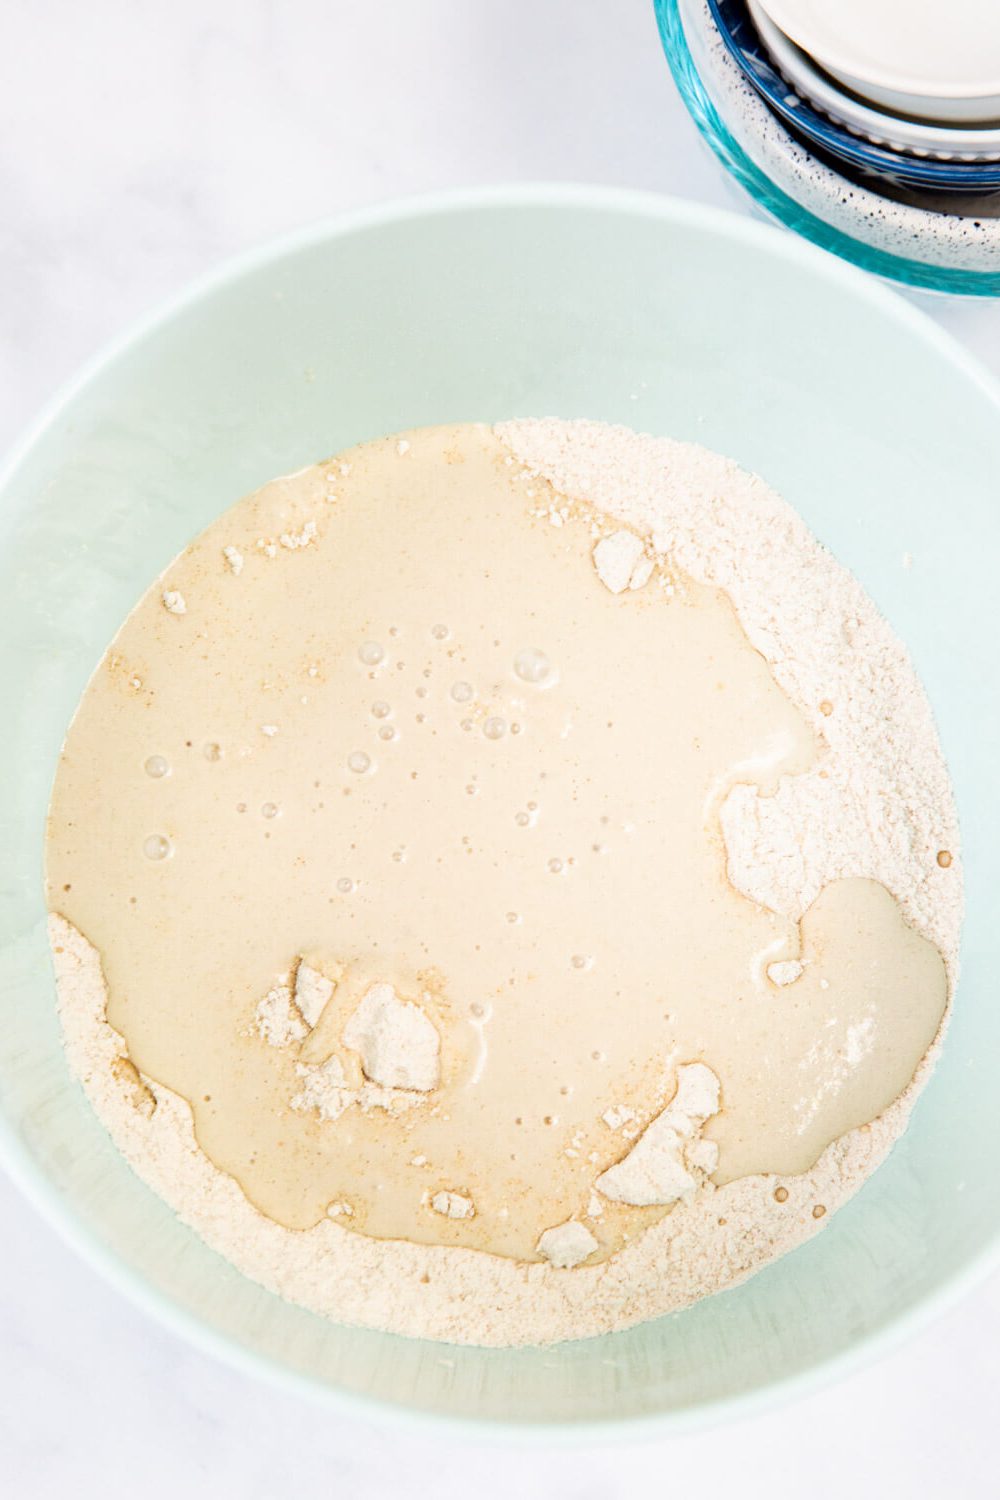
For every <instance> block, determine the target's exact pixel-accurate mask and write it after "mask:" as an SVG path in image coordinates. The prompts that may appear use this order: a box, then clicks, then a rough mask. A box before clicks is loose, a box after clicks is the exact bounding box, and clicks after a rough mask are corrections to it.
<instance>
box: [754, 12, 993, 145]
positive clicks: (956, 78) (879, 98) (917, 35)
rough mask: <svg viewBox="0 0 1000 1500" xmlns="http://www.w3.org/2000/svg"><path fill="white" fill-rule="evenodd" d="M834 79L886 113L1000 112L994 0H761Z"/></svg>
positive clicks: (974, 116) (963, 117) (972, 116)
mask: <svg viewBox="0 0 1000 1500" xmlns="http://www.w3.org/2000/svg"><path fill="white" fill-rule="evenodd" d="M761 3H762V4H763V7H764V9H765V11H766V12H767V14H768V15H769V16H770V17H771V20H772V21H774V23H775V25H777V26H778V27H779V28H780V30H781V31H783V32H784V33H785V35H786V36H787V37H789V38H790V39H791V40H792V41H793V42H794V43H795V44H796V46H798V47H801V48H802V50H803V51H804V52H806V53H808V54H809V56H810V57H812V58H813V59H814V60H815V61H816V62H817V63H819V65H820V66H821V67H822V68H824V69H825V70H826V72H828V73H829V74H831V76H832V77H834V78H835V79H836V80H837V82H838V83H842V84H843V85H844V87H845V88H848V89H850V90H852V92H854V93H856V94H859V95H860V96H861V98H863V99H867V100H869V101H870V102H871V103H873V104H876V105H877V106H878V107H879V108H881V109H884V110H887V111H888V112H889V113H890V114H904V115H914V116H918V117H920V118H923V119H926V120H933V121H936V122H938V123H942V124H943V123H946V122H947V123H958V124H963V123H964V124H972V123H985V122H988V121H996V120H998V119H1000V5H998V4H997V0H761Z"/></svg>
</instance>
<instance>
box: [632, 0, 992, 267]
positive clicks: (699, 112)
mask: <svg viewBox="0 0 1000 1500" xmlns="http://www.w3.org/2000/svg"><path fill="white" fill-rule="evenodd" d="M653 3H654V8H655V11H656V18H657V23H658V25H659V29H660V37H661V40H662V42H663V48H664V51H665V53H666V56H667V61H668V63H669V65H670V70H671V72H672V74H673V76H674V81H675V83H676V84H677V88H678V90H679V91H680V95H681V98H682V99H683V100H684V103H685V105H686V106H687V109H688V111H689V112H690V114H691V117H692V119H693V120H694V122H695V124H696V125H697V126H698V129H699V130H700V131H701V134H702V135H703V137H704V138H705V140H706V141H707V142H708V144H709V146H710V147H711V149H712V151H713V152H714V154H715V155H716V157H718V159H719V161H720V162H721V163H722V165H723V166H724V167H725V168H726V170H727V171H728V172H729V173H730V174H731V175H732V177H733V178H734V179H735V181H736V182H737V183H739V184H740V186H741V187H742V188H743V189H744V190H745V191H746V192H747V193H748V194H749V195H750V197H751V199H752V200H753V202H754V203H756V204H757V205H758V206H759V208H760V209H762V210H763V212H764V213H766V214H767V215H768V216H769V217H771V218H773V219H775V220H777V221H778V222H779V223H781V224H784V225H785V226H786V227H787V228H789V229H792V230H794V231H795V232H796V234H800V235H802V236H803V237H804V238H805V239H808V240H811V241H812V242H813V243H814V244H816V245H820V246H821V247H822V248H823V249H824V250H829V251H832V253H833V254H834V255H838V256H841V257H842V258H843V259H845V260H849V261H853V262H854V264H855V265H858V266H862V267H863V268H864V269H865V270H868V271H873V272H875V274H876V275H879V276H884V277H887V278H889V279H891V280H893V281H898V282H902V283H904V284H905V285H907V286H914V287H920V288H922V289H924V290H931V291H939V292H952V293H956V294H960V295H963V296H977V297H997V296H1000V220H997V219H995V218H988V217H986V215H987V214H994V213H995V212H996V205H995V201H994V202H993V203H992V205H991V206H987V205H985V203H984V207H983V212H982V216H981V217H980V218H979V219H978V222H977V219H976V216H975V214H973V213H969V214H968V215H967V217H966V218H965V219H964V220H962V219H959V218H958V217H957V216H956V215H955V214H954V212H953V207H952V205H953V203H954V200H951V202H950V203H949V202H948V200H947V199H946V198H945V196H944V195H942V194H938V195H937V197H936V198H935V197H934V196H933V195H925V196H924V197H923V198H921V197H920V196H919V195H916V194H914V195H910V197H909V198H908V197H907V194H906V191H905V189H901V190H900V195H899V197H898V198H896V197H885V196H884V195H883V194H882V193H881V192H880V184H879V183H878V182H877V181H876V180H875V179H874V178H872V179H871V180H869V181H867V182H866V181H864V180H863V179H859V180H858V181H854V180H852V179H851V178H849V177H846V176H845V177H841V176H839V174H837V173H836V172H834V171H833V170H832V169H831V168H830V167H828V166H826V165H825V164H823V163H821V162H818V161H816V160H815V159H814V158H810V153H809V151H808V148H807V147H806V146H804V145H801V144H800V143H798V142H796V141H795V140H794V139H793V138H792V137H791V136H790V135H789V134H788V132H787V131H786V130H785V129H784V127H783V126H782V124H781V122H780V121H779V120H777V119H776V118H775V117H774V116H773V115H772V114H771V112H770V111H769V110H768V107H767V105H766V103H764V101H763V100H762V99H760V98H759V97H758V96H757V95H756V92H755V90H754V88H753V86H752V85H751V84H750V83H749V81H748V80H747V79H745V78H744V79H742V88H741V86H740V83H739V82H737V80H736V79H734V78H730V79H727V80H725V86H724V87H723V86H720V79H723V78H724V75H725V73H726V72H727V71H729V72H733V73H736V74H738V72H739V70H738V68H737V65H736V63H735V62H733V61H732V59H730V60H729V68H728V69H727V67H726V64H725V62H724V61H723V60H722V59H721V58H720V57H719V56H718V55H717V53H718V49H717V48H715V47H714V46H713V45H712V43H711V41H710V40H708V39H709V38H711V36H712V33H713V31H714V23H713V22H712V20H711V16H710V14H709V7H708V5H707V4H706V3H705V0H653ZM720 46H721V47H722V48H723V50H725V46H726V44H725V43H722V42H721V41H720ZM713 53H714V54H716V55H714V56H713ZM904 200H905V201H904ZM932 204H933V205H936V207H937V209H938V210H941V211H940V212H929V211H927V210H928V209H929V207H930V206H931V205H932ZM984 225H985V227H984ZM887 244H891V245H892V248H891V249H887V248H886V245H887ZM903 247H906V250H904V248H903ZM907 251H909V253H907Z"/></svg>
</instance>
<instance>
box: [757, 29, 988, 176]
mask: <svg viewBox="0 0 1000 1500" xmlns="http://www.w3.org/2000/svg"><path fill="white" fill-rule="evenodd" d="M747 9H748V10H749V12H750V15H751V17H752V18H753V23H754V25H755V26H756V27H757V30H758V31H759V32H760V36H761V40H762V41H763V43H764V45H765V46H766V48H767V50H768V52H770V54H771V56H772V57H773V59H774V61H775V63H776V64H777V66H778V68H779V69H780V71H781V73H782V75H783V76H784V77H785V78H786V79H787V80H788V82H789V83H790V84H792V86H793V87H794V88H796V89H798V90H799V92H800V93H802V94H803V95H804V96H805V98H806V99H808V100H809V101H810V103H812V104H815V105H816V108H817V109H821V110H822V111H823V113H824V114H826V115H829V117H830V119H831V120H835V121H836V122H837V123H838V124H839V125H844V126H846V128H847V129H848V130H850V131H853V132H854V133H855V134H857V135H860V136H864V137H865V139H866V140H869V141H874V143H875V144H876V145H877V146H890V147H892V149H893V150H895V151H904V152H912V153H913V154H914V155H916V156H931V157H935V158H937V159H938V160H940V161H956V160H960V161H998V160H1000V125H997V126H995V127H993V128H992V129H985V130H984V129H974V128H972V127H970V128H968V129H963V128H961V127H959V126H956V125H953V126H943V125H928V124H925V123H924V121H922V120H911V119H905V118H901V117H899V116H896V115H893V114H886V113H884V112H883V111H882V110H878V109H871V108H870V107H869V106H868V105H866V104H864V103H862V101H861V100H860V99H857V98H855V97H854V96H853V95H852V94H847V93H844V92H842V91H841V90H840V89H838V88H836V87H835V86H834V85H833V84H832V83H831V82H830V80H829V78H827V77H826V76H824V74H823V73H822V72H821V71H820V69H819V68H817V66H816V65H815V63H814V62H813V60H812V58H811V57H809V55H808V53H805V52H803V51H802V49H801V47H797V46H796V45H795V43H794V42H793V41H791V39H790V38H789V37H787V36H786V35H785V33H784V32H783V31H782V30H781V28H780V27H779V26H776V25H775V23H774V22H773V21H772V20H771V18H770V16H769V15H768V14H767V11H766V10H765V9H764V6H763V5H762V4H761V0H747Z"/></svg>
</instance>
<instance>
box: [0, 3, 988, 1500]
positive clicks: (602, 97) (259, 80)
mask: <svg viewBox="0 0 1000 1500" xmlns="http://www.w3.org/2000/svg"><path fill="white" fill-rule="evenodd" d="M0 120H2V128H0V204H2V206H3V207H2V212H0V272H2V275H0V447H4V446H6V445H7V444H8V443H9V442H10V441H11V440H12V439H13V437H14V436H15V435H16V433H17V431H18V430H19V429H20V428H21V427H22V426H23V425H24V424H25V423H26V422H27V421H28V420H29V419H30V418H31V416H32V415H33V413H34V412H35V411H36V410H37V408H38V407H39V405H40V404H41V403H42V402H43V401H44V400H45V399H46V398H47V397H48V396H49V394H50V393H51V391H52V390H53V388H54V387H55V386H57V385H58V384H59V383H60V382H62V381H63V380H64V379H65V378H66V377H67V376H69V375H70V374H71V373H72V372H73V370H74V369H75V368H76V366H77V365H78V364H79V363H80V362H81V361H82V360H83V359H84V358H86V357H87V356H88V355H90V354H91V353H92V352H93V351H94V350H95V349H97V348H98V347H100V345H101V344H103V343H104V342H105V341H106V340H107V339H108V338H109V337H110V336H112V335H113V334H115V333H117V332H118V331H119V330H120V329H122V328H124V327H125V326H126V325H127V324H128V323H129V322H130V321H131V320H132V319H133V318H135V317H136V316H137V315H138V314H140V313H142V312H144V311H145V310H146V309H148V308H149V307H150V306H151V305H152V304H155V303H156V302H157V301H159V300H160V299H161V298H163V297H164V296H165V295H167V294H169V293H172V292H173V291H175V290H176V289H178V288H180V287H181V286H182V285H183V284H184V283H185V282H186V281H187V280H188V279H189V278H190V277H192V276H193V275H195V274H197V273H199V272H201V271H203V270H204V269H205V268H207V267H209V266H211V265H213V264H215V263H216V262H218V261H220V260H221V259H223V258H224V257H226V256H228V255H229V254H231V253H232V252H234V251H236V250H240V249H242V248H244V247H245V246H248V245H251V244H253V243H255V242H256V241H259V240H260V239H262V238H264V237H266V236H269V235H272V234H275V233H277V232H280V231H283V230H286V229H289V228H292V227H294V226H296V225H299V224H304V223H308V222H309V221H310V220H313V219H316V218H318V217H320V216H323V215H326V214H328V213H330V212H332V211H334V210H337V209H340V208H343V207H349V206H354V205H357V204H360V203H363V202H367V201H370V200H373V199H376V198H380V197H384V196H386V195H391V194H397V193H402V192H413V191H417V190H421V189H430V188H439V187H445V186H451V185H459V184H467V183H476V182H490V181H501V180H512V179H524V178H549V179H557V178H563V179H577V180H585V179H589V180H595V181H602V182H613V183H622V184H628V185H631V186H640V187H650V188H657V189H663V190H666V191H669V192H674V193H679V194H682V195H686V196H689V197H694V198H698V199H701V200H703V201H707V202H714V203H720V204H737V203H738V202H739V200H738V199H737V198H736V197H735V194H734V193H733V191H732V190H731V189H730V188H729V186H728V185H727V184H726V183H724V182H723V181H722V180H721V178H720V177H719V176H718V175H717V172H716V169H715V167H714V164H713V163H712V162H710V161H709V160H708V158H707V157H706V155H705V154H704V153H703V151H702V149H701V147H700V145H699V142H698V140H697V139H696V135H695V131H694V128H693V126H692V125H691V124H690V122H689V121H688V120H687V118H686V116H685V114H684V112H683V109H682V107H681V105H680V103H679V101H678V99H677V97H676V95H675V94H674V92H673V88H672V85H671V83H670V79H669V76H668V74H667V70H666V68H665V65H664V63H663V62H662V59H661V56H660V50H659V43H658V40H657V37H656V32H655V27H654V23H653V19H652V14H651V10H650V6H649V4H648V3H647V0H505V3H503V4H499V3H497V0H381V3H377V4H376V3H374V0H367V3H366V0H361V3H357V0H283V3H281V4H277V3H275V0H211V3H208V4H206V3H204V0H171V3H170V4H162V3H160V4H157V3H154V0H88V3H86V4H82V5H75V4H73V3H72V0H33V3H32V4H30V5H29V4H28V3H26V0H7V3H6V5H4V6H3V8H2V12H0ZM931 306H932V311H933V312H934V313H935V315H936V316H938V317H940V318H941V320H942V321H943V322H944V323H946V324H948V325H949V326H951V327H952V328H953V329H954V331H955V332H957V333H958V334H959V335H960V337H962V338H964V339H966V340H967V341H968V342H969V343H970V344H971V345H972V346H973V347H975V348H976V349H977V350H978V352H979V353H980V355H981V356H983V357H985V358H986V359H988V360H989V361H990V362H991V363H993V364H994V366H995V367H996V368H997V369H1000V306H985V305H982V304H976V303H966V304H955V303H947V302H944V301H940V302H935V303H933V304H931ZM0 1222H2V1224H3V1235H2V1240H0V1246H2V1249H0V1493H3V1494H5V1495H8V1494H9V1495H11V1496H15V1495H16V1496H18V1497H23V1500H36V1497H49V1496H56V1495H58V1494H61V1493H62V1492H63V1491H69V1492H72V1493H73V1494H74V1495H76V1496H79V1497H81V1500H90V1497H97V1496H101V1497H108V1500H118V1497H119V1496H125V1495H131V1494H141V1495H142V1497H143V1500H160V1497H167V1496H170V1497H174V1500H176V1497H177V1496H181V1495H187V1494H192V1495H197V1496H201V1495H209V1494H211V1495H213V1496H222V1497H226V1500H228V1497H229V1496H236V1495H239V1496H240V1497H241V1500H271V1497H273V1496H277V1495H279V1494H280V1495H286V1494H290V1493H295V1492H298V1493H299V1494H302V1495H309V1496H313V1495H315V1496H317V1497H319V1496H324V1497H325V1496H327V1495H331V1496H340V1495H343V1496H345V1497H347V1496H350V1497H351V1500H371V1497H383V1496H384V1497H388V1496H394V1497H395V1496H414V1497H422V1496H425V1495H426V1496H431V1495H433V1496H434V1497H435V1500H451V1497H456V1500H457V1497H459V1496H465V1495H466V1494H467V1493H468V1492H469V1490H470V1488H471V1489H473V1490H474V1491H475V1492H476V1494H477V1495H478V1496H481V1497H482V1500H495V1497H496V1500H498V1497H500V1496H501V1495H503V1496H506V1495H507V1494H509V1493H523V1494H526V1495H527V1496H530V1497H532V1500H533V1497H535V1496H545V1497H546V1500H618V1497H621V1500H624V1497H626V1496H631V1495H632V1494H633V1493H636V1494H638V1493H639V1491H640V1490H641V1489H642V1488H643V1487H645V1488H648V1491H649V1493H650V1494H656V1495H659V1494H661V1493H668V1492H669V1493H671V1494H673V1493H676V1494H678V1495H692V1496H693V1495H697V1496H698V1497H706V1500H708V1497H711V1496H714V1495H723V1494H730V1493H731V1494H739V1495H740V1496H741V1497H744V1500H754V1497H758V1496H760V1497H763V1496H768V1497H770V1500H784V1497H793V1496H794V1497H796V1500H797V1497H799V1496H801V1495H803V1494H808V1495H809V1496H810V1497H814V1500H826V1497H834V1496H838V1497H839V1496H841V1495H843V1494H844V1493H851V1494H853V1495H856V1496H861V1497H868V1496H872V1497H874V1496H879V1497H893V1496H896V1495H907V1496H914V1497H917V1500H919V1497H922V1496H930V1495H937V1494H941V1493H945V1492H947V1493H951V1494H956V1495H961V1496H964V1495H972V1494H977V1495H979V1494H982V1495H986V1494H989V1493H994V1492H995V1486H996V1466H995V1461H994V1457H993V1444H994V1428H995V1424H996V1401H997V1396H996V1392H997V1388H998V1383H1000V1276H995V1277H994V1278H993V1280H992V1281H990V1282H989V1283H987V1284H986V1285H985V1286H984V1287H983V1288H981V1289H980V1290H979V1291H978V1292H976V1293H975V1294H974V1295H972V1296H971V1297H969V1298H968V1299H967V1300H966V1301H965V1302H964V1304H962V1305H961V1306H959V1307H958V1309H957V1310H955V1311H953V1312H952V1313H951V1314H949V1315H948V1316H946V1317H945V1318H944V1319H942V1320H941V1321H940V1322H939V1323H938V1324H937V1325H936V1326H934V1327H933V1328H932V1329H931V1330H929V1331H928V1332H925V1333H924V1334H923V1335H921V1336H920V1337H918V1338H916V1339H915V1340H913V1341H912V1342H911V1343H910V1344H909V1345H908V1346H906V1347H905V1348H904V1349H903V1350H902V1351H901V1352H899V1353H897V1354H895V1355H893V1356H892V1357H890V1358H888V1359H885V1360H883V1361H882V1362H881V1363H880V1364H879V1365H878V1366H876V1367H875V1368H872V1369H869V1370H867V1371H865V1372H863V1373H861V1374H858V1375H856V1376H854V1377H853V1378H851V1379H849V1380H847V1381H845V1382H842V1383H841V1384H840V1385H839V1386H837V1387H835V1388H833V1389H831V1390H828V1391H827V1392H825V1393H823V1394H821V1395H818V1396H814V1397H811V1398H810V1399H808V1400H806V1401H801V1402H799V1403H798V1404H797V1405H795V1406H793V1407H791V1408H786V1409H783V1410H779V1411H776V1412H774V1413H772V1414H770V1415H768V1416H765V1417H762V1418H759V1419H756V1420H754V1421H752V1422H746V1423H742V1424H739V1425H737V1426H735V1427H731V1428H729V1429H727V1430H725V1431H723V1432H719V1433H716V1434H708V1435H701V1436H691V1437H685V1438H679V1439H675V1440H673V1441H671V1442H669V1443H661V1444H659V1445H649V1446H643V1447H629V1448H616V1449H600V1450H596V1449H584V1450H575V1451H552V1450H545V1449H543V1450H536V1451H532V1452H525V1451H519V1450H517V1449H514V1448H507V1449H504V1450H501V1451H491V1452H489V1453H483V1452H482V1450H477V1449H475V1448H473V1447H470V1446H468V1445H465V1444H462V1443H459V1442H457V1441H456V1440H455V1439H453V1438H448V1439H442V1438H440V1437H436V1436H428V1437H426V1438H415V1437H413V1436H412V1435H408V1434H401V1433H399V1432H398V1431H394V1430H392V1429H389V1430H379V1429H378V1428H376V1427H375V1426H374V1425H369V1424H366V1423H364V1422H359V1421H358V1420H357V1419H354V1418H352V1419H350V1420H341V1419H339V1418H338V1417H336V1416H334V1415H332V1414H331V1413H330V1412H328V1411H326V1410H323V1409H320V1408H318V1407H315V1406H313V1405H310V1404H308V1403H304V1402H301V1401H298V1400H295V1399H292V1398H290V1397H288V1396H284V1395H279V1394H276V1393H275V1392H273V1391H272V1390H270V1389H269V1388H267V1387H265V1386H263V1385H260V1384H256V1383H254V1382H252V1381H250V1380H248V1379H246V1378H244V1377H243V1376H240V1375H237V1374H235V1373H234V1372H232V1371H231V1370H229V1369H228V1368H226V1367H224V1366H222V1365H218V1364H216V1363H214V1362H212V1361H211V1360H209V1359H206V1358H205V1357H203V1356H202V1355H200V1354H197V1353H195V1352H193V1351H192V1350H191V1349H189V1348H187V1347H186V1346H185V1345H183V1344H181V1343H179V1342H178V1341H177V1340H176V1339H174V1338H172V1337H170V1336H169V1335H168V1334H166V1333H165V1332H164V1331H163V1330H162V1329H161V1328H159V1327H158V1326H156V1325H154V1324H152V1323H150V1322H148V1321H146V1319H145V1318H144V1317H142V1316H140V1315H139V1314H138V1313H137V1312H136V1311H135V1310H134V1309H133V1308H132V1307H131V1306H130V1305H129V1304H128V1303H126V1302H125V1301H123V1300H122V1298H121V1297H120V1296H119V1295H118V1294H117V1293H116V1292H114V1291H113V1290H112V1289H111V1288H110V1287H109V1286H107V1285H105V1284H104V1283H103V1282H102V1281H101V1280H100V1279H98V1278H97V1277H96V1276H95V1275H94V1274H93V1273H92V1272H91V1271H89V1270H88V1269H86V1268H85V1267H84V1266H83V1265H82V1264H80V1263H79V1262H78V1261H77V1259H76V1258H75V1257H74V1256H73V1255H72V1254H71V1253H70V1252H69V1251H68V1250H67V1249H66V1248H65V1247H64V1246H63V1245H62V1244H61V1243H60V1242H59V1240H57V1239H56V1238H55V1236H54V1235H53V1234H52V1232H51V1231H50V1230H49V1229H48V1228H47V1226H46V1225H44V1224H43V1223H42V1222H41V1221H40V1220H39V1219H38V1218H37V1216H36V1215H35V1213H34V1211H33V1210H32V1209H31V1208H29V1207H28V1205H27V1204H26V1203H25V1202H24V1201H23V1200H22V1199H21V1198H20V1197H19V1196H18V1194H17V1193H16V1192H15V1190H14V1189H13V1187H12V1186H11V1185H10V1184H9V1183H8V1182H7V1181H6V1180H4V1179H2V1178H0Z"/></svg>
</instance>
